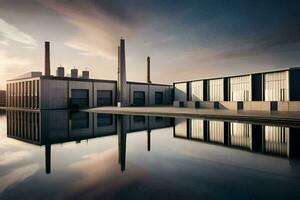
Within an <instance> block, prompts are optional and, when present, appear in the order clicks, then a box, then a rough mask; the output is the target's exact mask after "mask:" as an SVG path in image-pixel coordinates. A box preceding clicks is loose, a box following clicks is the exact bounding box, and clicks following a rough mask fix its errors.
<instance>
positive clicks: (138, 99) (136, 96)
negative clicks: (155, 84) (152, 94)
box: [133, 91, 145, 105]
mask: <svg viewBox="0 0 300 200" xmlns="http://www.w3.org/2000/svg"><path fill="white" fill-rule="evenodd" d="M133 104H134V105H145V92H143V91H134V92H133Z"/></svg>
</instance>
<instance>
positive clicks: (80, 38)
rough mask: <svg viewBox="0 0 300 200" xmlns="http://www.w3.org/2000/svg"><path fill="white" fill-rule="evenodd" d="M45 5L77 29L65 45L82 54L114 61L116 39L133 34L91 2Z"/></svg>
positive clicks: (125, 24)
mask: <svg viewBox="0 0 300 200" xmlns="http://www.w3.org/2000/svg"><path fill="white" fill-rule="evenodd" d="M44 3H45V5H46V6H48V7H50V8H52V9H54V10H56V11H57V12H58V13H60V14H62V15H63V16H64V17H65V20H66V21H67V22H68V23H70V24H72V25H73V26H75V27H76V28H77V29H78V33H77V34H75V35H73V36H71V38H70V39H69V40H68V41H66V42H65V45H66V46H68V47H71V48H73V49H76V50H79V51H81V52H80V54H81V55H86V56H100V57H102V58H104V59H107V60H116V59H117V45H118V40H119V39H120V37H121V36H125V37H128V36H130V35H131V34H132V31H131V30H130V25H129V24H128V23H127V22H124V21H121V20H120V19H119V18H117V17H113V16H112V15H110V14H109V13H108V12H106V11H105V10H104V9H102V8H101V6H98V5H95V4H93V3H92V2H90V1H85V2H84V3H82V2H80V1H75V2H73V3H72V4H67V3H65V2H61V1H46V2H44Z"/></svg>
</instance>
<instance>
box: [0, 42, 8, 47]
mask: <svg viewBox="0 0 300 200" xmlns="http://www.w3.org/2000/svg"><path fill="white" fill-rule="evenodd" d="M0 44H1V45H4V46H8V45H9V43H8V42H7V41H0Z"/></svg>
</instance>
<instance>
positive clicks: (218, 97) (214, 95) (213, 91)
mask: <svg viewBox="0 0 300 200" xmlns="http://www.w3.org/2000/svg"><path fill="white" fill-rule="evenodd" d="M208 85H209V90H208V91H209V95H208V100H209V101H224V80H223V79H214V80H209V83H208Z"/></svg>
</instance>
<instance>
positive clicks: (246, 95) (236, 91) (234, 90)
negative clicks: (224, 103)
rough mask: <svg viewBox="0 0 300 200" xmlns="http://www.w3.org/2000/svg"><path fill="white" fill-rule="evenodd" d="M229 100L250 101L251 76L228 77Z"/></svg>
mask: <svg viewBox="0 0 300 200" xmlns="http://www.w3.org/2000/svg"><path fill="white" fill-rule="evenodd" d="M229 82H230V100H231V101H251V76H250V75H248V76H238V77H232V78H230V81H229Z"/></svg>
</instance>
